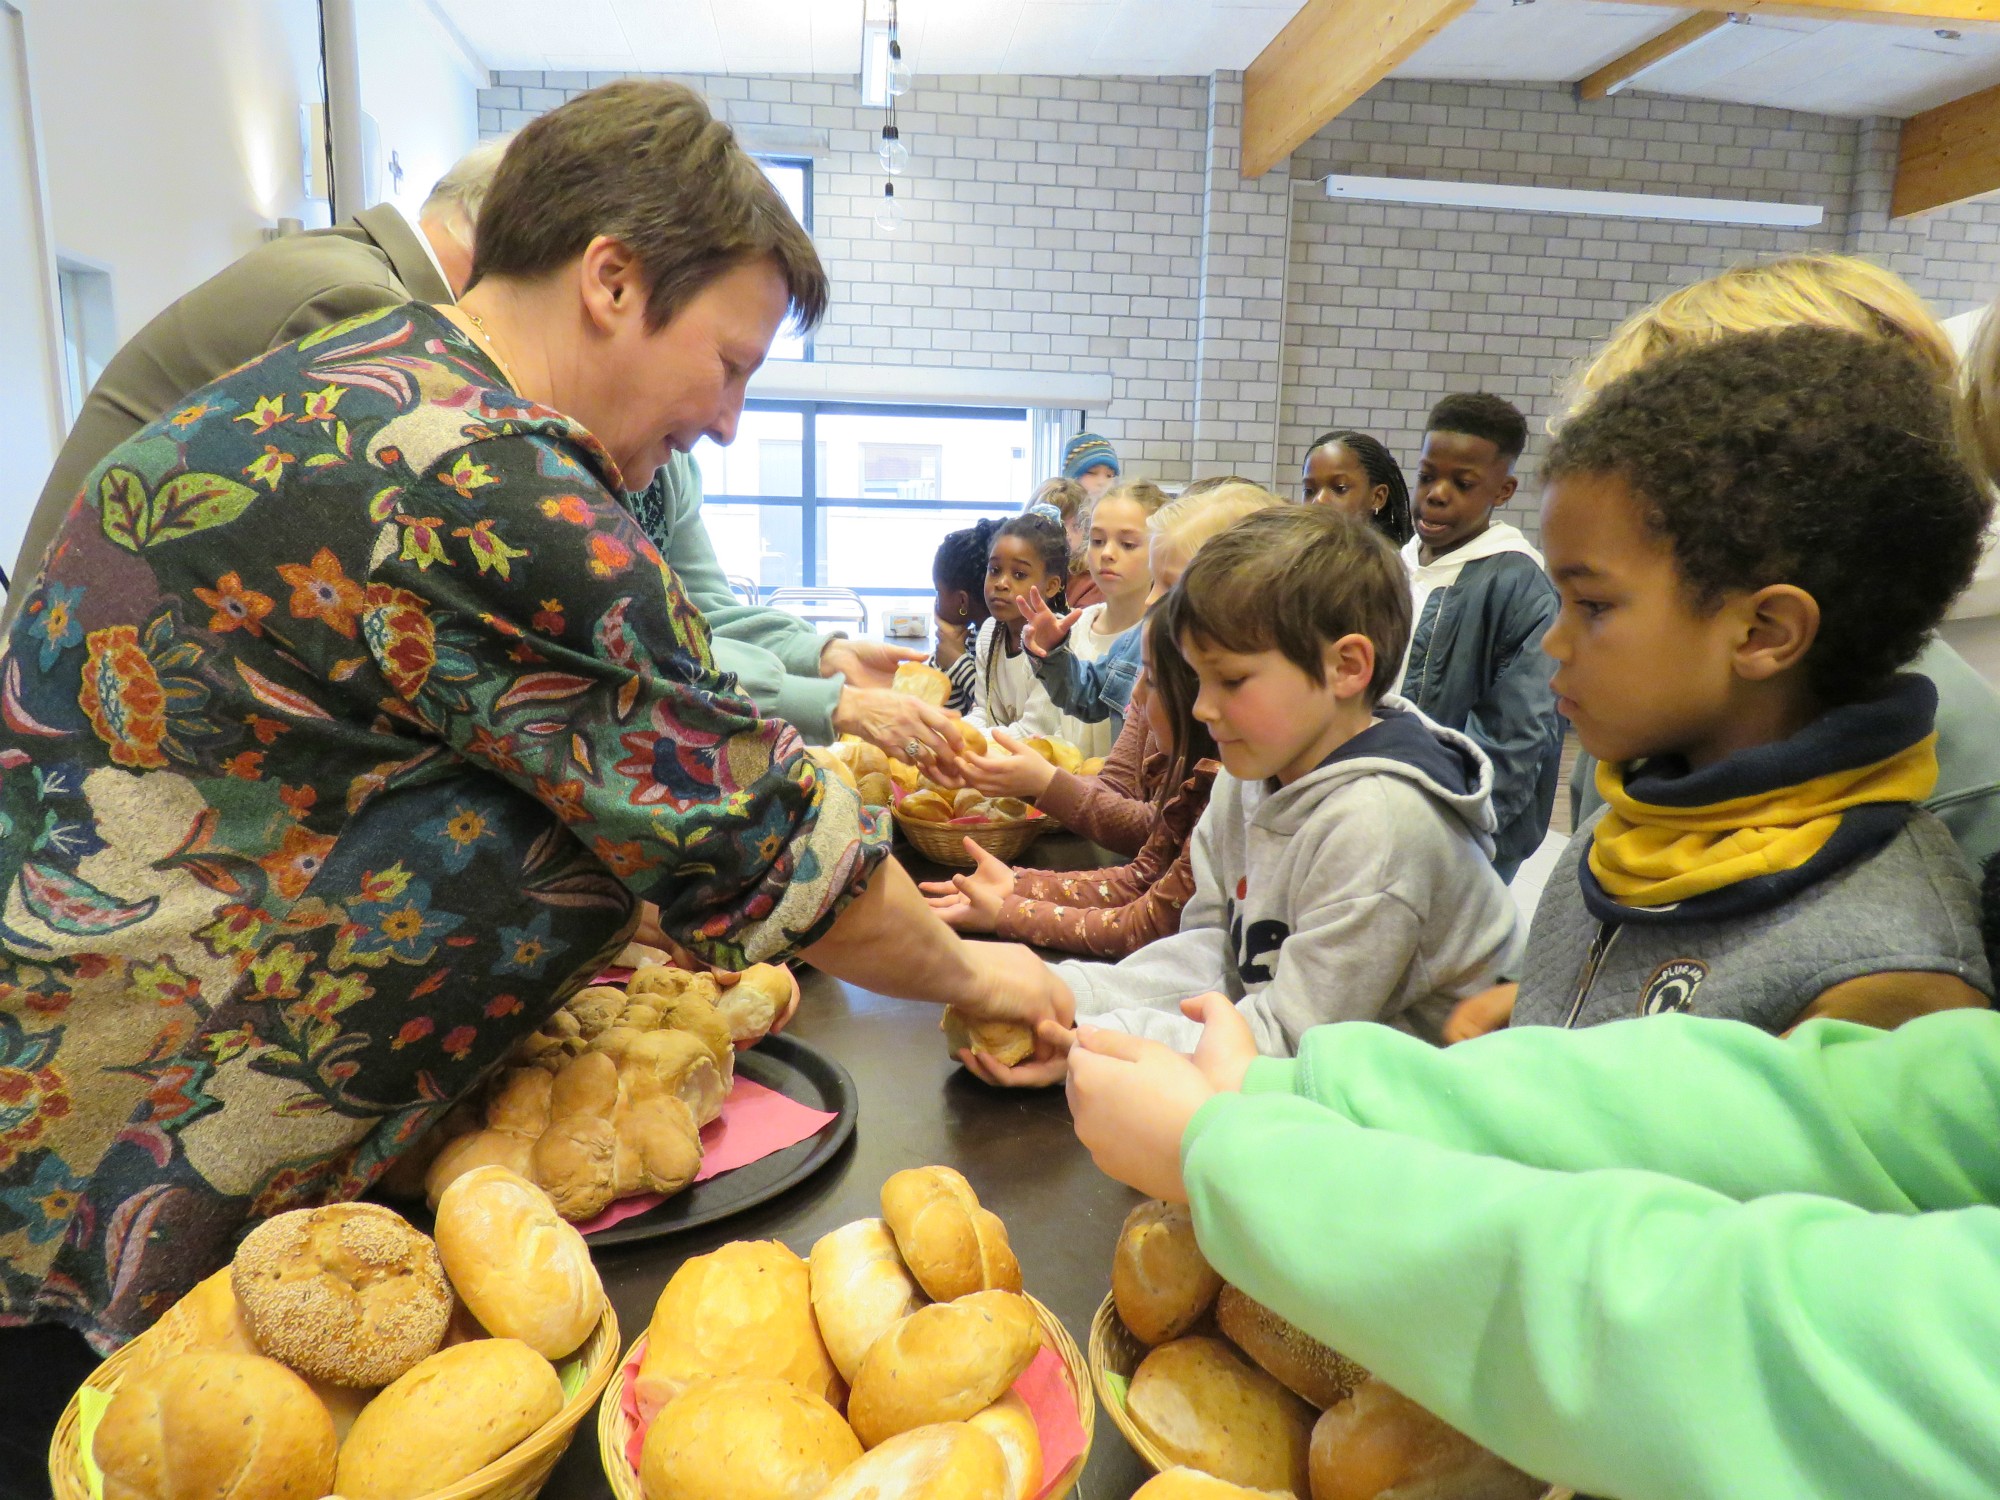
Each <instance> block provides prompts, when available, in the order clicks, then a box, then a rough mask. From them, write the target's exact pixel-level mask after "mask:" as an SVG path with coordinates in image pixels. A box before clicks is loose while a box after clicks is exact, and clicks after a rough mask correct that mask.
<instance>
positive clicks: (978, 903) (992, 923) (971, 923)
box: [931, 838, 1014, 932]
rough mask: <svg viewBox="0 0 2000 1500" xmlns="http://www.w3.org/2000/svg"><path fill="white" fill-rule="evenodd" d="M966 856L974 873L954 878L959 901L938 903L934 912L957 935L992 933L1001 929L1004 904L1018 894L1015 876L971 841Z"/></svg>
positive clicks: (934, 902)
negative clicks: (959, 933) (969, 856)
mask: <svg viewBox="0 0 2000 1500" xmlns="http://www.w3.org/2000/svg"><path fill="white" fill-rule="evenodd" d="M965 852H966V853H968V854H970V855H971V856H972V873H971V874H970V875H954V876H952V877H951V888H952V891H953V893H954V894H955V895H956V896H957V897H958V900H957V901H954V902H945V901H943V900H934V901H932V902H931V910H932V911H935V912H936V913H937V914H938V915H939V916H940V917H942V918H944V922H945V925H946V926H947V927H950V928H952V929H954V930H955V931H958V932H992V931H994V930H995V929H996V928H998V927H999V925H1000V906H1001V903H1002V902H1004V901H1005V900H1006V899H1007V898H1008V897H1009V896H1011V895H1012V894H1013V893H1014V872H1013V871H1012V870H1011V869H1009V868H1008V867H1007V866H1006V865H1004V864H1002V863H1001V862H1000V861H999V860H997V859H995V858H994V857H993V856H992V855H991V854H989V853H988V852H987V851H986V850H984V849H982V848H980V847H979V845H977V844H976V843H974V842H973V841H972V840H971V839H969V838H968V839H967V840H966V841H965Z"/></svg>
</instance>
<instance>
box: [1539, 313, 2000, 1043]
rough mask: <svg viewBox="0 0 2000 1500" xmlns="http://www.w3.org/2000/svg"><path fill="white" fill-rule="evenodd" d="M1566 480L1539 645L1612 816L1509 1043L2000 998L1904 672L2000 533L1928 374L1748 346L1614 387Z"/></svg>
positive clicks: (1555, 521)
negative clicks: (1525, 1034) (1936, 802)
mask: <svg viewBox="0 0 2000 1500" xmlns="http://www.w3.org/2000/svg"><path fill="white" fill-rule="evenodd" d="M1864 393H1865V394H1864ZM1542 472H1543V478H1544V482H1545V485H1546V489H1545V497H1544V501H1543V505H1544V510H1543V542H1544V545H1545V547H1546V549H1547V554H1548V563H1549V571H1550V575H1551V577H1553V578H1554V580H1555V583H1556V586H1557V588H1558V590H1559V591H1560V593H1561V596H1562V608H1561V613H1560V615H1559V616H1558V618H1557V620H1556V623H1555V624H1554V625H1552V626H1551V627H1550V628H1549V631H1548V634H1547V636H1546V638H1545V639H1544V642H1543V647H1542V649H1543V650H1544V651H1546V652H1547V653H1548V655H1549V656H1550V657H1552V658H1554V660H1555V662H1556V671H1555V677H1554V688H1555V691H1556V694H1557V701H1558V705H1559V707H1560V708H1561V710H1562V712H1563V714H1564V715H1565V717H1567V718H1568V719H1569V721H1570V723H1571V724H1572V725H1573V726H1574V727H1575V729H1576V733H1577V737H1578V739H1579V740H1580V741H1581V742H1582V744H1583V747H1584V748H1585V749H1586V750H1588V751H1589V752H1590V753H1591V754H1592V755H1594V756H1596V757H1597V758H1598V760H1599V761H1600V763H1601V764H1600V765H1599V767H1598V770H1597V788H1598V791H1599V792H1600V793H1601V794H1602V796H1603V798H1604V800H1605V802H1606V804H1607V806H1606V807H1605V808H1604V809H1603V811H1601V812H1600V813H1599V814H1598V815H1597V816H1596V817H1595V818H1593V819H1592V820H1591V821H1590V822H1589V823H1587V824H1586V825H1585V826H1584V827H1582V828H1581V829H1579V830H1578V832H1577V834H1576V836H1575V837H1574V838H1573V839H1572V840H1571V841H1570V845H1569V848H1568V849H1567V850H1566V851H1565V852H1564V854H1563V856H1562V859H1561V861H1560V863H1559V864H1558V866H1557V868H1556V870H1555V872H1554V874H1553V875H1552V876H1551V878H1550V880H1549V885H1548V889H1547V891H1546V893H1545V894H1544V896H1543V899H1542V903H1541V905H1540V907H1539V908H1538V909H1537V911H1536V913H1535V920H1534V925H1533V928H1532V930H1531V933H1530V938H1529V943H1528V955H1527V960H1526V968H1525V971H1524V973H1523V975H1522V980H1521V988H1520V994H1519V996H1518V998H1517V1000H1516V1003H1515V1010H1514V1017H1513V1020H1514V1024H1516V1025H1521V1024H1534V1023H1540V1024H1545V1025H1558V1026H1587V1025H1592V1024H1595V1023H1597V1022H1600V1021H1609V1020H1615V1019H1618V1018H1620V1017H1624V1016H1634V1015H1652V1014H1657V1013H1659V1012H1662V1011H1689V1012H1692V1013H1694V1014H1697V1015H1711V1016H1727V1017H1733V1018H1735V1019H1738V1020H1744V1021H1750V1022H1752V1023H1754V1024H1756V1025H1758V1026H1761V1027H1763V1028H1764V1029H1766V1030H1768V1031H1784V1030H1787V1029H1789V1028H1790V1027H1792V1026H1795V1025H1797V1024H1798V1023H1799V1022H1800V1021H1802V1020H1806V1019H1809V1018H1811V1017H1814V1016H1820V1015H1831V1016H1844V1017H1847V1018H1849V1019H1866V1020H1872V1021H1875V1022H1877V1023H1878V1024H1887V1025H1893V1024H1895V1023H1897V1022H1899V1021H1901V1020H1904V1019H1907V1018H1908V1017H1909V1016H1911V1015H1914V1014H1919V1013H1922V1012H1924V1011H1930V1010H1943V1009H1949V1008H1953V1007H1960V1006H1978V1005H1985V1004H1986V1003H1987V1001H1988V998H1989V996H1990V995H1991V992H1992V980H1991V976H1990V974H1989V971H1988V968H1987V963H1986V959H1985V956H1984V953H1983V952H1982V948H1981V943H1980V933H1979V915H1978V898H1977V891H1976V889H1975V886H1974V880H1973V876H1972V872H1971V870H1970V869H1969V868H1968V867H1967V865H1966V863H1965V860H1964V857H1963V856H1962V855H1961V854H1960V853H1959V851H1958V849H1957V846H1956V845H1955V844H1954V843H1953V841H1952V839H1951V836H1950V834H1949V832H1948V831H1947V830H1946V829H1945V827H1944V825H1943V824H1941V823H1940V822H1939V821H1938V820H1937V819H1936V818H1935V817H1934V816H1932V815H1931V814H1930V813H1928V812H1926V811H1925V810H1924V809H1923V808H1922V807H1921V806H1920V805H1919V804H1920V803H1921V802H1922V801H1923V799H1924V798H1925V797H1926V796H1928V795H1929V794H1930V791H1931V788H1932V786H1933V785H1934V784H1935V782H1936V780H1937V736H1936V734H1935V732H1934V727H1933V720H1934V718H1935V714H1936V708H1937V692H1936V689H1935V688H1934V687H1933V686H1932V685H1931V683H1930V681H1929V680H1928V679H1927V678H1924V677H1920V676H1917V675H1915V674H1906V673H1901V671H1900V669H1901V668H1903V667H1904V666H1906V665H1907V664H1908V663H1909V662H1910V661H1911V660H1912V659H1913V658H1914V657H1915V656H1916V654H1917V652H1918V650H1919V649H1920V648H1921V647H1922V646H1923V644H1924V641H1925V640H1926V639H1927V638H1928V637H1929V635H1930V633H1931V631H1932V629H1933V628H1934V627H1935V626H1936V625H1937V622H1938V621H1939V620H1940V619H1941V618H1942V617H1943V615H1944V611H1945V608H1946V606H1947V605H1949V604H1950V602H1951V600H1952V597H1953V596H1954V595H1955V594H1957V593H1958V591H1959V590H1960V589H1961V588H1962V587H1964V585H1965V582H1966V580H1967V579H1968V578H1970V577H1971V574H1972V569H1973V565H1974V563H1975V561H1976V559H1977V556H1978V551H1979V541H1980V536H1981V533H1982V531H1983V529H1984V527H1985V524H1986V519H1987V516H1988V514H1989V513H1990V510H1991V502H1990V501H1989V500H1988V499H1987V498H1986V497H1985V496H1984V495H1983V494H1982V492H1981V491H1980V490H1979V488H1978V487H1977V486H1976V485H1975V484H1974V483H1973V481H1972V479H1971V478H1970V476H1969V475H1968V474H1967V473H1966V472H1965V470H1964V468H1963V467H1962V466H1961V464H1960V462H1959V460H1958V458H1957V457H1956V456H1955V454H1954V451H1953V446H1952V440H1951V429H1950V421H1949V415H1948V412H1947V410H1946V407H1945V402H1944V400H1943V398H1942V397H1941V395H1940V393H1939V391H1938V388H1937V384H1936V381H1935V380H1934V379H1933V378H1932V376H1931V374H1930V373H1929V372H1928V371H1926V370H1924V369H1923V368H1921V367H1920V366H1919V365H1918V364H1917V362H1916V361H1915V360H1914V359H1913V358H1912V357H1911V356H1910V355H1909V354H1908V353H1907V352H1905V351H1904V350H1902V349H1901V348H1899V347H1895V346H1891V345H1887V344H1883V343H1880V342H1871V341H1870V340H1867V339H1864V338H1863V337H1861V336H1860V335H1857V334H1850V333H1844V332H1836V331H1833V330H1828V329H1818V328H1795V329H1788V330H1784V331H1781V332H1776V333H1768V334H1747V335H1742V336H1740V337H1736V338H1731V339H1726V340H1723V341H1720V342H1718V343H1715V344H1712V345H1709V346H1707V347H1705V348H1697V349H1692V350H1688V351H1685V352H1683V353H1681V354H1678V355H1671V356H1668V357H1665V358H1662V359H1660V360H1658V361H1656V362H1654V363H1651V364H1648V365H1646V366H1644V367H1642V368H1641V369H1639V370H1637V371H1635V372H1633V373H1632V374H1630V375H1627V376H1626V377H1624V378H1623V379H1622V380H1620V381H1618V382H1617V383H1616V384H1615V385H1613V386H1611V387H1610V388H1609V389H1607V390H1606V391H1605V392H1604V393H1603V394H1602V395H1601V396H1600V397H1599V398H1598V399H1597V400H1596V401H1595V402H1594V403H1593V404H1592V405H1591V406H1590V407H1589V408H1588V409H1586V410H1585V411H1584V412H1583V413H1581V414H1580V415H1578V416H1577V417H1575V418H1574V419H1573V420H1572V421H1571V422H1570V423H1569V424H1568V425H1567V426H1565V427H1564V428H1563V430H1562V432H1561V434H1560V435H1559V436H1558V438H1557V439H1556V442H1555V445H1554V447H1553V449H1552V450H1551V451H1550V453H1549V456H1548V459H1547V460H1546V462H1545V464H1544V466H1543V471H1542Z"/></svg>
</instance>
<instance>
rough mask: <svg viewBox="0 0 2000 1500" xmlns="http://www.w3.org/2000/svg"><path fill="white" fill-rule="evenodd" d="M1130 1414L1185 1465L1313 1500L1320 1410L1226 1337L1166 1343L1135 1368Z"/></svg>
mask: <svg viewBox="0 0 2000 1500" xmlns="http://www.w3.org/2000/svg"><path fill="white" fill-rule="evenodd" d="M1125 1411H1126V1414H1127V1415H1128V1416H1129V1417H1131V1419H1132V1423H1133V1425H1134V1426H1136V1427H1137V1428H1138V1429H1139V1430H1140V1431H1141V1432H1143V1433H1145V1434H1146V1436H1147V1437H1149V1438H1151V1439H1152V1440H1153V1442H1154V1443H1155V1444H1156V1445H1157V1446H1158V1447H1159V1448H1160V1449H1161V1451H1162V1452H1164V1453H1165V1454H1166V1455H1167V1456H1168V1457H1169V1458H1171V1459H1172V1460H1173V1461H1174V1462H1175V1463H1177V1464H1186V1465H1188V1466H1189V1467H1190V1468H1195V1469H1200V1470H1201V1471H1202V1472H1203V1473H1204V1474H1213V1475H1215V1477H1216V1478H1218V1479H1226V1480H1228V1481H1229V1482H1230V1483H1231V1484H1241V1485H1246V1486H1248V1487H1249V1488H1251V1489H1265V1490H1284V1489H1288V1490H1290V1491H1291V1492H1292V1493H1293V1494H1294V1495H1297V1496H1299V1497H1300V1500H1305V1497H1306V1489H1307V1478H1306V1451H1307V1447H1308V1444H1309V1443H1310V1441H1311V1438H1312V1424H1313V1411H1312V1408H1311V1407H1309V1406H1307V1405H1306V1404H1305V1402H1303V1401H1301V1400H1300V1399H1299V1398H1298V1397H1297V1396H1294V1395H1293V1394H1292V1393H1291V1392H1290V1391H1288V1390H1286V1389H1285V1388H1284V1387H1283V1386H1282V1385H1280V1384H1279V1383H1278V1382H1277V1381H1275V1380H1273V1379H1272V1378H1271V1377H1270V1376H1269V1375H1266V1374H1265V1373H1264V1372H1263V1371H1262V1370H1260V1369H1258V1368H1257V1367H1256V1366H1255V1365H1253V1364H1251V1363H1250V1362H1249V1361H1248V1360H1246V1359H1244V1358H1243V1356H1242V1355H1240V1354H1238V1353H1237V1352H1236V1351H1235V1350H1234V1349H1233V1348H1231V1347H1230V1346H1229V1345H1228V1344H1226V1343H1224V1342H1223V1341H1222V1340H1221V1339H1209V1338H1186V1339H1175V1340H1174V1341H1173V1342H1172V1343H1170V1344H1162V1345H1160V1347H1159V1348H1157V1349H1155V1350H1154V1351H1153V1352H1152V1353H1150V1354H1148V1355H1147V1356H1146V1357H1145V1359H1144V1360H1142V1361H1141V1362H1140V1365H1139V1368H1138V1370H1137V1371H1136V1372H1134V1374H1133V1376H1132V1384H1131V1386H1130V1388H1129V1389H1128V1391H1127V1393H1126V1398H1125Z"/></svg>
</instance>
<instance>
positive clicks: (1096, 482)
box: [1062, 432, 1124, 501]
mask: <svg viewBox="0 0 2000 1500" xmlns="http://www.w3.org/2000/svg"><path fill="white" fill-rule="evenodd" d="M1123 472H1124V471H1123V470H1122V469H1121V468H1120V467H1119V464H1118V450H1117V449H1115V448H1113V447H1112V446H1111V445H1110V444H1109V443H1107V442H1105V441H1104V439H1103V438H1101V437H1099V436H1098V435H1097V434H1096V433H1094V432H1079V433H1078V434H1077V435H1076V436H1075V437H1073V438H1071V439H1070V440H1069V442H1068V443H1067V444H1066V445H1065V446H1064V448H1063V459H1062V477H1063V478H1065V479H1074V480H1075V481H1076V482H1077V483H1078V484H1080V485H1082V486H1083V492H1084V494H1086V495H1088V496H1089V497H1090V498H1091V500H1093V501H1095V500H1096V499H1097V497H1098V496H1099V495H1101V494H1103V493H1104V492H1105V491H1106V490H1108V489H1110V488H1111V486H1112V484H1113V482H1114V481H1116V480H1117V478H1118V476H1119V475H1120V474H1121V473H1123Z"/></svg>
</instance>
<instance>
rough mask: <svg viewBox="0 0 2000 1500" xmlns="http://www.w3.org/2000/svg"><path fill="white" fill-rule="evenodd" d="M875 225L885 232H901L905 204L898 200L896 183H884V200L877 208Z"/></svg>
mask: <svg viewBox="0 0 2000 1500" xmlns="http://www.w3.org/2000/svg"><path fill="white" fill-rule="evenodd" d="M875 227H876V228H877V229H879V230H881V231H882V233H884V234H899V233H901V232H902V228H903V205H902V204H900V203H898V202H897V201H896V184H895V183H893V182H885V183H883V184H882V202H881V205H880V206H879V207H877V208H876V210H875Z"/></svg>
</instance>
